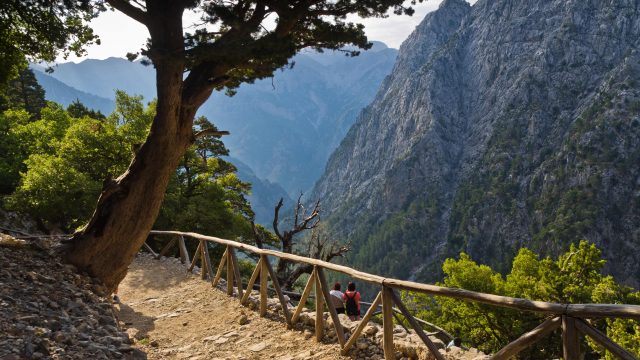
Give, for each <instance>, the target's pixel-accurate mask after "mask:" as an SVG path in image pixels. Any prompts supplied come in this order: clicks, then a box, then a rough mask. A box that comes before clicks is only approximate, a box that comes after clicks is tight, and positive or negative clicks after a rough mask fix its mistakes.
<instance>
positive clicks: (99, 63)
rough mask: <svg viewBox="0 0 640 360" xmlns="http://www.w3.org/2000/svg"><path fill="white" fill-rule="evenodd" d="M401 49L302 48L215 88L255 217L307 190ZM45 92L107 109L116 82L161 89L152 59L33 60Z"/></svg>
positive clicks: (217, 109) (211, 105) (216, 116)
mask: <svg viewBox="0 0 640 360" xmlns="http://www.w3.org/2000/svg"><path fill="white" fill-rule="evenodd" d="M396 54H397V50H395V49H391V48H388V47H387V46H386V45H384V44H382V43H379V42H375V43H374V44H373V47H372V48H371V49H370V50H368V51H363V52H361V54H360V55H359V56H356V57H347V56H345V53H343V52H340V51H325V52H322V53H317V52H315V51H304V52H302V53H300V54H298V55H297V56H296V57H294V58H293V59H292V64H293V67H292V68H291V69H283V70H282V71H278V72H276V74H274V76H273V78H270V79H265V80H261V81H256V82H255V83H254V84H246V85H242V86H241V87H240V88H239V89H238V90H237V94H236V95H235V96H232V97H229V96H226V95H225V94H223V93H214V94H213V95H212V96H211V98H210V99H209V100H208V101H207V102H206V103H205V105H203V107H202V108H201V109H200V112H199V114H200V115H204V116H207V117H208V118H209V119H210V120H211V121H212V122H213V123H214V124H216V126H217V127H218V128H219V129H223V130H228V131H230V132H231V135H229V136H225V137H224V139H223V140H224V142H225V145H226V146H227V147H228V148H229V150H230V154H231V157H232V161H235V162H234V163H235V164H236V166H237V167H238V168H239V170H240V171H239V174H240V177H241V178H242V179H243V180H245V181H250V182H251V183H252V184H253V194H252V195H251V197H250V200H251V202H252V204H253V206H254V211H256V215H257V220H258V222H260V223H263V224H270V223H271V221H272V218H273V208H274V206H275V205H276V203H277V202H278V200H279V199H280V197H283V198H284V199H285V206H290V205H292V204H291V200H290V197H293V198H297V196H298V195H299V194H300V192H306V191H307V190H309V189H310V188H311V187H312V186H313V183H314V182H315V181H316V180H317V178H318V177H319V176H320V174H321V173H322V171H323V169H324V165H325V163H326V160H327V159H328V157H329V155H330V154H331V152H332V151H333V150H334V149H335V147H336V146H337V145H338V143H339V142H340V140H341V139H342V138H343V137H344V134H346V132H347V130H348V129H349V127H350V126H351V124H352V123H353V120H354V119H355V117H356V115H357V113H358V112H359V111H360V110H361V109H362V108H363V107H364V106H365V105H366V104H367V103H369V102H370V101H371V99H372V98H373V96H374V95H375V91H376V89H377V88H378V86H379V84H380V83H381V81H382V79H383V78H384V76H386V74H388V73H389V72H390V71H391V67H392V66H393V63H394V61H395V56H396ZM32 69H33V70H34V71H35V73H36V76H37V78H38V81H39V82H40V83H41V85H42V86H43V87H44V89H45V91H46V96H47V99H49V100H54V101H56V102H59V103H61V104H63V105H68V104H70V103H71V102H73V101H75V100H76V99H79V100H80V101H81V102H83V103H84V104H85V105H87V106H89V107H90V108H94V109H97V110H100V111H102V112H103V113H105V114H108V113H110V112H111V111H112V109H113V108H114V103H113V98H114V93H115V90H116V89H119V90H124V91H126V92H127V93H129V94H139V95H143V96H144V98H145V100H151V99H152V98H153V97H154V96H155V73H154V70H153V68H152V67H150V66H144V65H142V64H141V63H140V62H130V61H128V60H126V59H121V58H109V59H105V60H95V59H89V60H85V61H82V62H80V63H77V64H76V63H63V64H58V65H56V66H55V67H54V71H53V72H52V73H51V74H46V73H45V72H44V70H45V69H44V68H43V67H41V66H39V65H32Z"/></svg>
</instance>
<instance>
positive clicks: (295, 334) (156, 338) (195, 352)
mask: <svg viewBox="0 0 640 360" xmlns="http://www.w3.org/2000/svg"><path fill="white" fill-rule="evenodd" d="M222 282H223V284H222V286H221V289H212V288H211V284H210V283H209V282H207V281H202V280H200V278H199V276H195V275H193V274H190V273H187V272H186V267H185V266H184V265H182V264H181V263H180V262H179V261H178V260H177V259H174V258H162V259H161V260H155V259H153V258H152V257H151V256H150V255H148V254H139V255H138V256H137V258H136V260H135V261H134V262H133V264H131V266H130V268H129V273H128V275H127V277H126V278H125V280H124V281H123V282H122V284H121V286H120V289H119V295H120V299H121V303H120V304H119V306H118V307H119V315H118V316H119V318H120V320H121V321H124V323H125V324H126V327H127V332H128V333H129V335H130V336H131V337H132V338H133V339H135V345H136V346H138V347H139V348H140V349H142V350H144V351H145V352H147V353H148V355H149V358H150V359H193V360H196V359H283V360H284V359H349V358H350V359H382V358H383V351H382V346H381V344H382V329H381V328H380V327H379V326H378V325H376V324H374V323H370V324H369V325H368V326H367V327H366V328H365V330H364V331H363V334H364V336H362V337H361V338H360V339H358V341H357V343H356V344H355V346H354V347H353V350H352V351H351V352H349V354H347V355H348V356H347V357H342V356H340V348H339V346H338V345H337V339H336V335H335V330H334V327H333V324H332V322H331V320H330V319H329V314H328V313H325V314H324V319H325V334H326V335H325V337H324V339H323V342H322V343H317V342H316V341H315V335H314V325H315V312H312V311H310V310H306V311H304V312H303V313H302V314H301V316H300V321H299V322H298V323H297V324H296V325H294V329H293V330H287V328H286V325H285V323H284V320H283V317H282V315H281V306H280V304H279V302H278V301H277V300H276V299H274V298H270V299H269V301H268V303H269V306H268V308H269V311H268V315H267V317H266V318H260V317H259V314H258V312H257V308H258V304H259V302H258V293H257V292H255V291H254V292H253V294H252V296H250V297H249V303H248V306H247V307H243V306H241V305H240V304H239V301H238V299H237V297H235V296H234V297H229V296H227V295H226V293H225V292H224V291H222V289H226V285H224V280H222ZM290 310H291V312H293V307H292V306H291V308H290ZM340 322H341V324H342V325H343V328H344V331H345V334H346V335H347V336H348V335H349V334H350V333H351V332H352V331H353V330H354V329H355V327H356V326H357V325H358V322H351V321H349V319H348V318H347V317H346V316H344V315H340ZM394 338H395V342H394V343H395V345H396V358H397V359H405V360H406V359H433V356H432V355H431V354H429V352H428V350H427V349H426V347H425V346H424V345H422V342H421V341H420V339H419V338H418V337H417V335H416V334H415V333H414V332H413V331H409V332H407V331H406V330H404V329H403V328H402V327H401V326H396V328H395V329H394ZM432 341H433V342H434V343H435V344H436V346H438V347H439V348H440V349H441V350H440V351H441V353H442V354H443V355H444V356H445V358H447V359H464V360H480V359H485V358H486V356H485V355H484V354H482V353H481V352H478V351H477V350H475V349H470V350H468V351H463V350H462V349H460V348H453V349H450V350H449V351H446V350H445V349H444V348H445V345H444V344H443V343H442V341H440V340H438V339H435V338H432Z"/></svg>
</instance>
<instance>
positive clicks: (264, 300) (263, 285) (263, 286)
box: [260, 255, 269, 317]
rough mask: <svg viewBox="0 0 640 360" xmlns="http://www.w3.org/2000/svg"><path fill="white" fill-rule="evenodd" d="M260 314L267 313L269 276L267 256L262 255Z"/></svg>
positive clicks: (263, 315) (264, 314)
mask: <svg viewBox="0 0 640 360" xmlns="http://www.w3.org/2000/svg"><path fill="white" fill-rule="evenodd" d="M260 263H261V264H262V265H261V267H262V268H261V269H260V316H261V317H265V316H266V315H267V295H268V294H267V291H268V289H267V276H268V275H269V270H267V256H266V255H260Z"/></svg>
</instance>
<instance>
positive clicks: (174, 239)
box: [158, 238, 178, 259]
mask: <svg viewBox="0 0 640 360" xmlns="http://www.w3.org/2000/svg"><path fill="white" fill-rule="evenodd" d="M177 241H178V240H177V238H171V240H170V241H169V242H168V243H167V244H166V245H165V246H164V247H163V248H162V250H160V253H158V259H159V258H160V257H162V256H164V255H165V254H166V253H167V251H169V249H171V247H172V246H173V245H175V244H176V242H177Z"/></svg>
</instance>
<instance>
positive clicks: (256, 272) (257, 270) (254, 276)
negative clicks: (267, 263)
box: [240, 258, 262, 305]
mask: <svg viewBox="0 0 640 360" xmlns="http://www.w3.org/2000/svg"><path fill="white" fill-rule="evenodd" d="M260 269H262V258H260V260H258V263H257V264H256V268H255V269H254V270H253V273H252V274H251V278H249V283H248V284H247V291H245V292H244V295H243V296H242V300H240V303H241V304H242V305H246V304H247V300H249V296H250V295H251V291H253V284H255V283H256V280H257V279H258V275H260Z"/></svg>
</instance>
